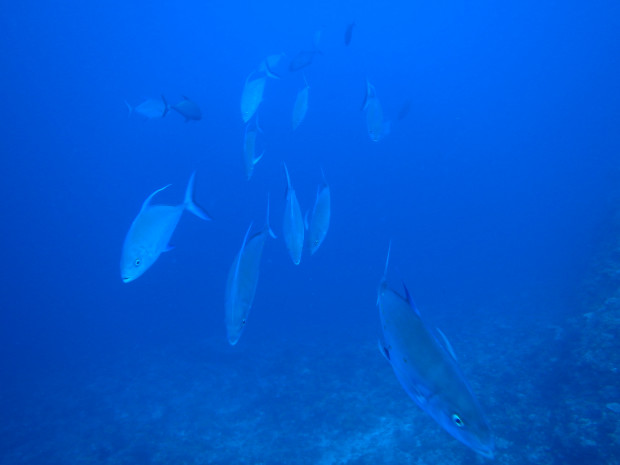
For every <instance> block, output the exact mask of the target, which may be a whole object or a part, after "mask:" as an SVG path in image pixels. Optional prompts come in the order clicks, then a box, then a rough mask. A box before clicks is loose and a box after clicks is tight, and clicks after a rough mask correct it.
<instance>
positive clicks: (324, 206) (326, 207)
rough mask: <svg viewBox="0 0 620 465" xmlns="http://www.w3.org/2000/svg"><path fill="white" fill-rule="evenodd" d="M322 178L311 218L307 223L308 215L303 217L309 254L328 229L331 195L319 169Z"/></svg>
mask: <svg viewBox="0 0 620 465" xmlns="http://www.w3.org/2000/svg"><path fill="white" fill-rule="evenodd" d="M321 174H322V176H323V184H321V185H320V186H319V187H318V189H317V191H316V200H315V201H314V208H313V209H312V218H310V221H308V213H306V217H305V221H304V223H305V226H306V229H307V230H308V244H309V246H310V254H314V252H316V251H317V250H318V249H319V247H320V246H321V244H322V243H323V240H324V239H325V236H326V235H327V230H328V229H329V218H330V216H331V193H330V189H329V184H327V180H326V179H325V173H324V172H323V169H321Z"/></svg>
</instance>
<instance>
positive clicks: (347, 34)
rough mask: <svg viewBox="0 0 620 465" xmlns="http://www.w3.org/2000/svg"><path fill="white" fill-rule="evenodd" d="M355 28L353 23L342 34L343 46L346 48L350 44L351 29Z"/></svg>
mask: <svg viewBox="0 0 620 465" xmlns="http://www.w3.org/2000/svg"><path fill="white" fill-rule="evenodd" d="M354 27H355V21H353V22H352V23H351V24H349V25H348V26H347V30H346V31H345V33H344V44H345V45H346V46H348V45H349V44H350V43H351V37H352V36H353V28H354Z"/></svg>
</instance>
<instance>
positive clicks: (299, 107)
mask: <svg viewBox="0 0 620 465" xmlns="http://www.w3.org/2000/svg"><path fill="white" fill-rule="evenodd" d="M304 82H305V83H306V87H304V88H303V89H301V90H300V91H299V93H298V94H297V98H296V99H295V106H294V107H293V131H294V130H295V129H297V126H299V125H300V124H301V122H302V121H303V120H304V118H305V117H306V112H307V111H308V92H309V91H310V86H309V85H308V81H306V76H304Z"/></svg>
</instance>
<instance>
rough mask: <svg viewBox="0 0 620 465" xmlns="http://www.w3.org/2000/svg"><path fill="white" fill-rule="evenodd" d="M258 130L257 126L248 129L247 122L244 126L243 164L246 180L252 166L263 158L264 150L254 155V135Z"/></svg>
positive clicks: (250, 174) (255, 135)
mask: <svg viewBox="0 0 620 465" xmlns="http://www.w3.org/2000/svg"><path fill="white" fill-rule="evenodd" d="M258 132H259V129H258V126H257V127H256V128H255V129H249V124H248V125H247V126H246V128H245V135H244V138H243V166H244V168H245V175H246V177H247V179H248V180H250V178H251V177H252V173H253V172H254V166H255V165H256V164H257V163H258V162H259V161H260V159H261V158H263V154H264V152H262V153H261V154H260V155H258V156H257V155H256V137H257V136H258Z"/></svg>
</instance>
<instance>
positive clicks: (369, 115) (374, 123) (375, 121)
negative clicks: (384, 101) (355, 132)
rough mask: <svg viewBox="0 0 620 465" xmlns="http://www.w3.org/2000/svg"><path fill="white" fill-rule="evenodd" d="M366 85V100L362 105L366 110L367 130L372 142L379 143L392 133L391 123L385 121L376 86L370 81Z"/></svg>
mask: <svg viewBox="0 0 620 465" xmlns="http://www.w3.org/2000/svg"><path fill="white" fill-rule="evenodd" d="M366 84H367V86H366V87H367V90H366V99H365V100H364V104H363V105H362V109H364V110H366V129H367V130H368V136H369V137H370V140H372V141H373V142H379V141H380V140H381V139H383V138H384V137H385V136H387V135H388V134H389V133H390V122H389V121H384V119H383V110H382V108H381V103H380V102H379V99H378V98H377V95H376V92H375V88H374V86H373V85H372V84H370V82H368V81H366Z"/></svg>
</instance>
